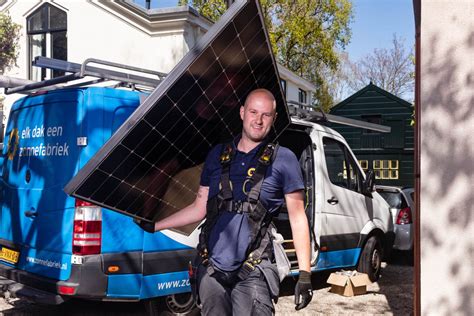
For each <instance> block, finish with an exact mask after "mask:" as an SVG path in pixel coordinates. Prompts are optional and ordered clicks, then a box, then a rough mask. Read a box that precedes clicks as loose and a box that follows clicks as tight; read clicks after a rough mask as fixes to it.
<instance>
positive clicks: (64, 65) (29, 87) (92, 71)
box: [5, 56, 166, 94]
mask: <svg viewBox="0 0 474 316" xmlns="http://www.w3.org/2000/svg"><path fill="white" fill-rule="evenodd" d="M91 63H94V64H98V65H103V66H105V67H108V68H117V69H122V70H126V71H129V72H124V71H118V70H112V69H108V68H103V67H92V66H90V65H89V64H91ZM33 66H36V67H41V68H47V69H52V70H59V71H64V72H65V73H69V74H65V75H63V76H60V77H56V78H52V79H47V80H43V81H40V82H33V83H28V84H25V85H20V86H16V87H10V88H5V94H13V93H23V94H29V93H31V92H34V91H35V90H38V89H42V88H49V89H48V90H51V89H55V88H58V87H57V86H55V85H57V84H60V83H66V82H70V81H74V80H79V79H83V78H85V77H95V78H97V79H94V80H89V81H82V82H78V83H76V84H73V85H68V86H67V87H78V86H86V85H90V84H95V83H99V82H103V81H118V82H119V85H120V86H130V87H133V88H135V87H136V85H140V86H144V87H148V88H152V89H154V88H155V87H156V86H158V85H159V84H160V82H161V80H162V79H163V78H164V77H166V74H165V73H162V72H158V71H152V70H148V69H143V68H139V67H134V66H129V65H124V64H119V63H114V62H110V61H105V60H100V59H96V58H88V59H86V60H85V61H84V62H83V63H82V64H78V63H73V62H69V61H65V60H60V59H54V58H47V57H42V56H37V57H36V58H35V59H34V61H33ZM130 72H135V73H141V74H147V75H149V76H148V77H147V76H143V75H137V74H133V73H130ZM153 77H156V78H157V79H155V78H153Z"/></svg>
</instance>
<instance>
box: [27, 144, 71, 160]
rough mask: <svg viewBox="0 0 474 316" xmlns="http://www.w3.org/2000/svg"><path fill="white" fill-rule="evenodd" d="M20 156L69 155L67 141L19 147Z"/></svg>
mask: <svg viewBox="0 0 474 316" xmlns="http://www.w3.org/2000/svg"><path fill="white" fill-rule="evenodd" d="M19 155H20V157H49V156H69V145H68V143H62V144H60V143H56V144H54V145H53V144H43V143H41V144H39V145H38V146H30V147H20V154H19Z"/></svg>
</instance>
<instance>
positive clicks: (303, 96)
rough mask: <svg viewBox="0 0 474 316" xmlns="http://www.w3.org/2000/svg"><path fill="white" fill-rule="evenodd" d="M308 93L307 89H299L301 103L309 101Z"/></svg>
mask: <svg viewBox="0 0 474 316" xmlns="http://www.w3.org/2000/svg"><path fill="white" fill-rule="evenodd" d="M306 96H307V93H306V91H304V90H302V89H298V102H299V103H303V104H306V102H307V97H306Z"/></svg>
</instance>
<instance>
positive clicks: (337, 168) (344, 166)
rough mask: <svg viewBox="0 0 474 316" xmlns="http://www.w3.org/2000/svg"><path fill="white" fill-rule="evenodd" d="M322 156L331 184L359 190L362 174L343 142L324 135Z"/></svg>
mask: <svg viewBox="0 0 474 316" xmlns="http://www.w3.org/2000/svg"><path fill="white" fill-rule="evenodd" d="M323 145H324V156H325V159H326V167H327V170H328V175H329V180H330V181H331V183H332V184H334V185H337V186H340V187H343V188H345V189H349V190H352V191H355V192H361V188H362V175H361V173H360V170H359V168H358V167H357V164H356V163H355V161H354V160H353V159H352V157H351V155H350V154H349V151H348V150H347V148H346V146H345V145H344V144H343V143H340V142H338V141H336V140H334V139H332V138H328V137H324V138H323Z"/></svg>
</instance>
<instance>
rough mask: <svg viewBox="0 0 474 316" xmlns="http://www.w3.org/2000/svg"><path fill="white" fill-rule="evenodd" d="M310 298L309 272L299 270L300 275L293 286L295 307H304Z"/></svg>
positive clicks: (311, 294) (311, 293) (298, 308)
mask: <svg viewBox="0 0 474 316" xmlns="http://www.w3.org/2000/svg"><path fill="white" fill-rule="evenodd" d="M300 296H301V298H300ZM312 298H313V288H312V286H311V272H308V271H303V270H300V277H299V279H298V282H297V283H296V287H295V305H296V306H295V309H296V310H297V311H299V310H300V309H303V308H305V307H306V306H308V304H309V302H311V299H312Z"/></svg>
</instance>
